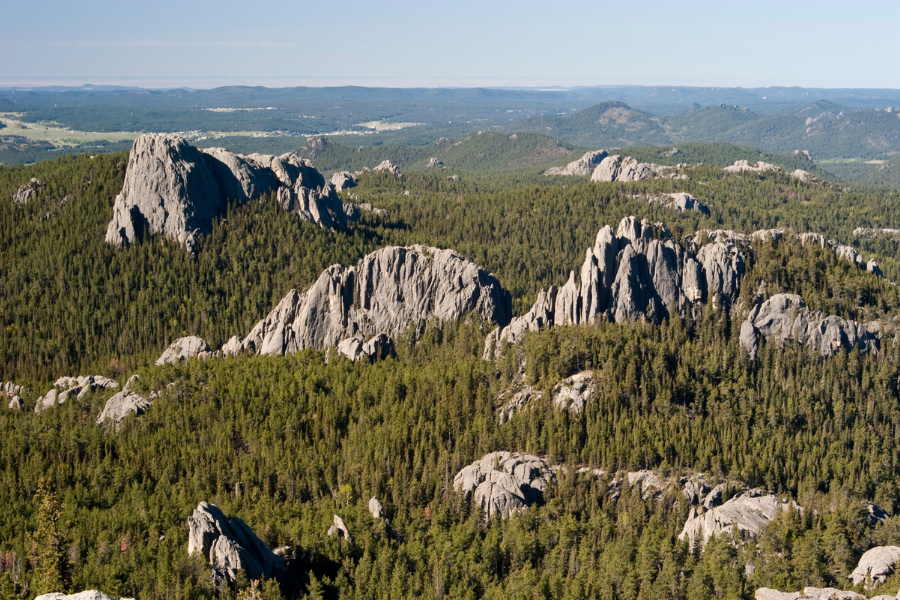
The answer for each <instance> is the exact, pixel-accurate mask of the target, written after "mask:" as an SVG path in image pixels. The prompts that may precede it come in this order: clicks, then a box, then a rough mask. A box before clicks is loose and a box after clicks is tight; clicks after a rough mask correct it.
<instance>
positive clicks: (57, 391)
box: [34, 375, 119, 413]
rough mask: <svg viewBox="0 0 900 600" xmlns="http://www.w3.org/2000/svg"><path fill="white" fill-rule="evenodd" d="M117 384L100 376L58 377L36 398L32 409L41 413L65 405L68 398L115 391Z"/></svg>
mask: <svg viewBox="0 0 900 600" xmlns="http://www.w3.org/2000/svg"><path fill="white" fill-rule="evenodd" d="M117 387H119V384H118V383H117V382H115V381H113V380H112V379H109V378H107V377H103V376H102V375H82V376H79V377H60V378H59V379H57V380H56V382H55V383H54V384H53V388H52V389H51V390H50V391H48V392H47V393H46V394H44V395H43V396H41V397H40V398H38V401H37V404H36V405H35V407H34V412H35V413H41V412H43V411H45V410H47V409H48V408H50V407H52V406H57V405H59V404H65V402H66V400H68V399H69V398H76V397H77V398H82V397H84V395H85V394H87V393H88V392H89V391H91V390H96V389H115V388H117Z"/></svg>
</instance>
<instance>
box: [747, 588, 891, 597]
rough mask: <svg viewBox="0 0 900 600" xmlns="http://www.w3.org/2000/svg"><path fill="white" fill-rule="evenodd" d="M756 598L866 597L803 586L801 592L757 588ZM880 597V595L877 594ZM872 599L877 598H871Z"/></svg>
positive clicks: (831, 589) (853, 593) (833, 589)
mask: <svg viewBox="0 0 900 600" xmlns="http://www.w3.org/2000/svg"><path fill="white" fill-rule="evenodd" d="M885 597H886V598H891V599H892V600H893V598H894V597H893V596H885ZM754 598H755V599H756V600H866V597H865V596H863V595H862V594H857V593H856V592H848V591H845V590H839V589H836V588H814V587H805V588H803V591H802V592H779V591H778V590H773V589H770V588H759V589H758V590H756V594H755V595H754ZM878 598H879V599H880V598H882V596H878ZM872 600H877V599H876V598H872Z"/></svg>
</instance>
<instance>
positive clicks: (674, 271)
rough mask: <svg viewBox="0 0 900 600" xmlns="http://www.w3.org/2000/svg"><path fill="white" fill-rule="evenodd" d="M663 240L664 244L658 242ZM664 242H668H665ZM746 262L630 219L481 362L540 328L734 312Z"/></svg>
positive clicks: (489, 346)
mask: <svg viewBox="0 0 900 600" xmlns="http://www.w3.org/2000/svg"><path fill="white" fill-rule="evenodd" d="M658 238H662V239H658ZM663 240H665V241H663ZM744 263H745V256H744V250H743V248H742V246H741V243H740V242H737V241H734V240H730V239H722V240H721V241H718V240H717V241H711V240H709V239H706V238H705V237H702V239H701V238H700V237H698V238H697V241H694V240H693V239H689V240H688V244H687V246H682V245H679V244H676V243H675V241H674V240H672V239H671V238H670V237H669V236H668V235H667V233H666V232H665V230H664V229H663V228H662V227H654V226H653V225H650V224H649V223H648V222H647V221H646V220H644V221H638V220H637V219H636V218H635V217H626V218H625V219H622V222H621V223H619V227H618V229H617V230H616V232H615V233H613V230H612V228H610V227H609V226H605V227H603V228H602V229H601V230H600V231H599V232H598V233H597V238H596V241H595V243H594V247H593V248H590V249H588V250H587V251H586V253H585V260H584V263H583V264H582V267H581V271H580V276H577V275H576V272H575V271H571V272H570V274H569V280H568V281H567V282H566V284H565V285H564V286H563V287H562V288H556V287H554V286H551V287H550V289H549V290H547V291H541V292H540V293H539V294H538V298H537V301H536V302H535V303H534V306H532V308H531V310H529V311H528V313H526V314H525V315H522V316H521V317H517V318H515V319H513V320H512V321H511V322H510V324H509V325H508V326H506V327H504V328H501V329H495V330H494V331H493V332H491V333H490V334H489V335H488V337H487V339H486V341H485V352H484V357H485V358H486V359H490V358H491V357H492V356H493V353H494V351H495V350H496V348H497V347H499V345H500V344H501V343H502V342H509V343H511V344H514V343H516V342H518V341H520V340H521V339H522V337H523V336H524V334H525V333H526V332H529V331H538V330H539V329H541V328H542V327H555V326H560V325H567V324H571V325H580V324H583V323H593V322H595V321H596V320H597V319H600V318H607V319H610V320H612V321H614V322H616V323H621V322H624V321H631V320H635V319H641V318H647V319H650V320H651V321H654V322H659V321H660V320H661V319H662V318H664V317H665V316H667V315H668V313H669V310H675V311H677V312H679V313H681V312H684V311H686V310H691V311H694V310H697V309H699V307H700V306H701V305H702V304H705V303H706V302H709V301H712V302H714V303H715V304H716V305H718V306H722V307H724V308H725V309H726V310H727V309H730V307H731V305H732V303H733V302H734V301H735V300H736V299H737V295H738V291H739V286H740V279H741V277H742V275H743V273H744Z"/></svg>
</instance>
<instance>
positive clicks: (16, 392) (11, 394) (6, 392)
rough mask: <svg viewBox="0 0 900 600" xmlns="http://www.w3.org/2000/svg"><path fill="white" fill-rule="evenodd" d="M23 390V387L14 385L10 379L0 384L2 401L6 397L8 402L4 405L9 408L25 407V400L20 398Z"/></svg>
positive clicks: (19, 408)
mask: <svg viewBox="0 0 900 600" xmlns="http://www.w3.org/2000/svg"><path fill="white" fill-rule="evenodd" d="M25 392H26V390H25V388H24V387H22V386H21V385H16V384H15V383H13V382H12V381H7V382H6V383H2V384H0V397H2V398H4V401H5V399H6V398H9V403H7V405H6V406H7V408H9V409H10V410H22V409H23V408H25V402H24V401H23V400H22V398H21V396H22V394H24V393H25Z"/></svg>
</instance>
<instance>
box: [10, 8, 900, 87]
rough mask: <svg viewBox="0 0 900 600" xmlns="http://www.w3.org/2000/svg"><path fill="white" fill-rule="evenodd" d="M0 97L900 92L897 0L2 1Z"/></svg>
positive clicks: (899, 43)
mask: <svg viewBox="0 0 900 600" xmlns="http://www.w3.org/2000/svg"><path fill="white" fill-rule="evenodd" d="M0 14H2V17H3V18H2V21H3V22H4V26H3V27H2V31H3V35H2V37H0V85H10V84H33V83H45V84H49V83H54V84H56V83H58V84H75V85H80V84H84V83H95V84H98V83H119V84H135V85H144V86H147V87H162V86H171V85H176V86H182V85H185V86H191V87H211V86H216V85H225V84H235V85H237V84H244V85H268V86H285V85H343V84H357V85H367V86H375V85H385V86H439V85H449V86H482V85H483V86H488V85H491V86H509V85H526V86H546V85H560V86H571V85H607V84H645V85H660V84H661V85H721V86H729V87H730V86H743V87H756V86H768V85H799V86H805V87H879V88H900V0H880V1H873V0H857V1H855V2H850V3H848V2H834V1H824V2H823V1H819V2H792V1H790V0H782V1H780V2H773V1H769V0H744V1H739V2H735V1H729V2H709V1H689V0H685V1H681V2H660V1H655V0H651V1H645V2H633V3H627V2H622V1H619V2H605V1H602V0H594V1H591V2H584V1H580V0H578V1H571V2H552V1H545V2H532V1H522V0H520V1H518V2H506V1H502V2H492V1H490V0H481V1H469V0H465V1H444V2H440V3H438V2H427V1H421V0H420V1H418V2H406V1H403V2H335V1H332V2H326V1H318V2H282V1H278V0H267V1H265V2H252V1H243V2H232V1H230V0H228V1H217V2H206V1H195V2H191V1H186V0H182V1H178V2H176V1H171V0H151V1H146V0H144V1H141V2H130V1H127V0H116V1H105V0H104V1H83V2H72V1H71V0H69V1H65V2H63V1H56V0H54V1H39V0H37V1H35V0H33V1H30V2H18V1H16V0H4V1H3V3H2V8H0Z"/></svg>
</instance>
